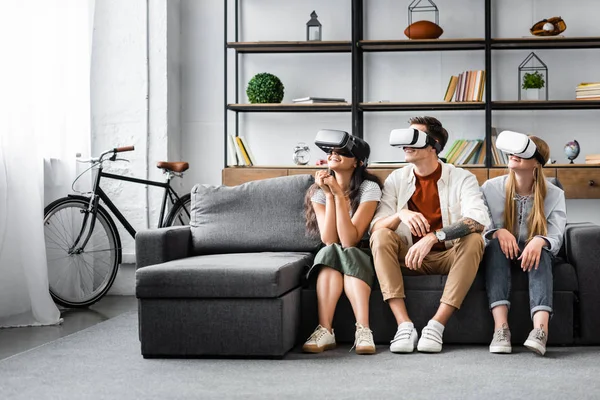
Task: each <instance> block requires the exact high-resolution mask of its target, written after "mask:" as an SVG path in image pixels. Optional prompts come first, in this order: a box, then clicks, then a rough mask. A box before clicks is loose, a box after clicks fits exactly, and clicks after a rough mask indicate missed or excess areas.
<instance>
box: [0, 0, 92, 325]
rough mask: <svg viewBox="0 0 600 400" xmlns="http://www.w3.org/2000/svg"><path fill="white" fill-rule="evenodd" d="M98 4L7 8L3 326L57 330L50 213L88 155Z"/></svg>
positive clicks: (0, 201)
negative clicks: (46, 221) (46, 218)
mask: <svg viewBox="0 0 600 400" xmlns="http://www.w3.org/2000/svg"><path fill="white" fill-rule="evenodd" d="M94 4H95V3H94V1H93V0H3V1H2V2H0V49H2V62H0V99H1V100H2V104H0V327H8V326H31V325H51V324H57V323H59V322H60V312H59V310H58V309H57V307H56V306H55V305H54V302H53V301H52V299H51V297H50V295H49V292H48V274H47V266H46V251H45V243H44V230H43V224H42V221H43V209H44V205H45V204H47V203H48V202H50V201H52V200H54V199H56V198H58V197H62V196H65V195H67V194H68V193H70V192H71V188H70V186H71V182H72V181H73V179H74V177H75V154H76V153H82V154H83V155H84V156H87V155H89V146H90V125H91V122H90V60H91V43H92V42H91V35H92V28H93V10H94Z"/></svg>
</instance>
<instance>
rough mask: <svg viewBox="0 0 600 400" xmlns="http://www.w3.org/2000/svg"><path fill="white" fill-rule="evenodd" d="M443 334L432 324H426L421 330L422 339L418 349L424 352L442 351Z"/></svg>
mask: <svg viewBox="0 0 600 400" xmlns="http://www.w3.org/2000/svg"><path fill="white" fill-rule="evenodd" d="M442 344H443V341H442V334H441V333H440V332H438V331H437V330H436V329H435V328H432V327H431V326H426V327H425V328H423V330H422V331H421V339H419V344H418V345H417V350H419V351H421V352H423V353H439V352H440V351H442Z"/></svg>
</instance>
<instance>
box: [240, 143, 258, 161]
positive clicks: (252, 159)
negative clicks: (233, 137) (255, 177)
mask: <svg viewBox="0 0 600 400" xmlns="http://www.w3.org/2000/svg"><path fill="white" fill-rule="evenodd" d="M240 140H241V141H242V144H243V145H244V150H246V153H247V154H248V158H249V159H250V164H252V165H256V158H254V154H252V150H251V149H250V146H248V139H246V138H245V137H244V136H240Z"/></svg>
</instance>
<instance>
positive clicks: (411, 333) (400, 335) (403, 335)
mask: <svg viewBox="0 0 600 400" xmlns="http://www.w3.org/2000/svg"><path fill="white" fill-rule="evenodd" d="M418 339H419V335H418V334H417V330H416V329H415V326H414V325H413V323H412V322H403V323H401V324H400V325H398V330H397V331H396V335H394V339H392V341H391V342H390V343H391V344H390V351H391V352H392V353H412V352H413V351H415V347H416V345H417V340H418Z"/></svg>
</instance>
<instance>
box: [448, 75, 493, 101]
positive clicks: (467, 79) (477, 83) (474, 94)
mask: <svg viewBox="0 0 600 400" xmlns="http://www.w3.org/2000/svg"><path fill="white" fill-rule="evenodd" d="M450 79H451V80H452V78H450ZM484 86H485V71H483V70H475V71H463V72H461V73H460V74H459V75H458V77H457V79H456V89H455V92H454V101H456V102H465V101H482V99H483V89H484ZM451 98H452V97H450V99H451ZM445 99H446V96H444V100H445ZM447 101H450V100H447Z"/></svg>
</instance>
